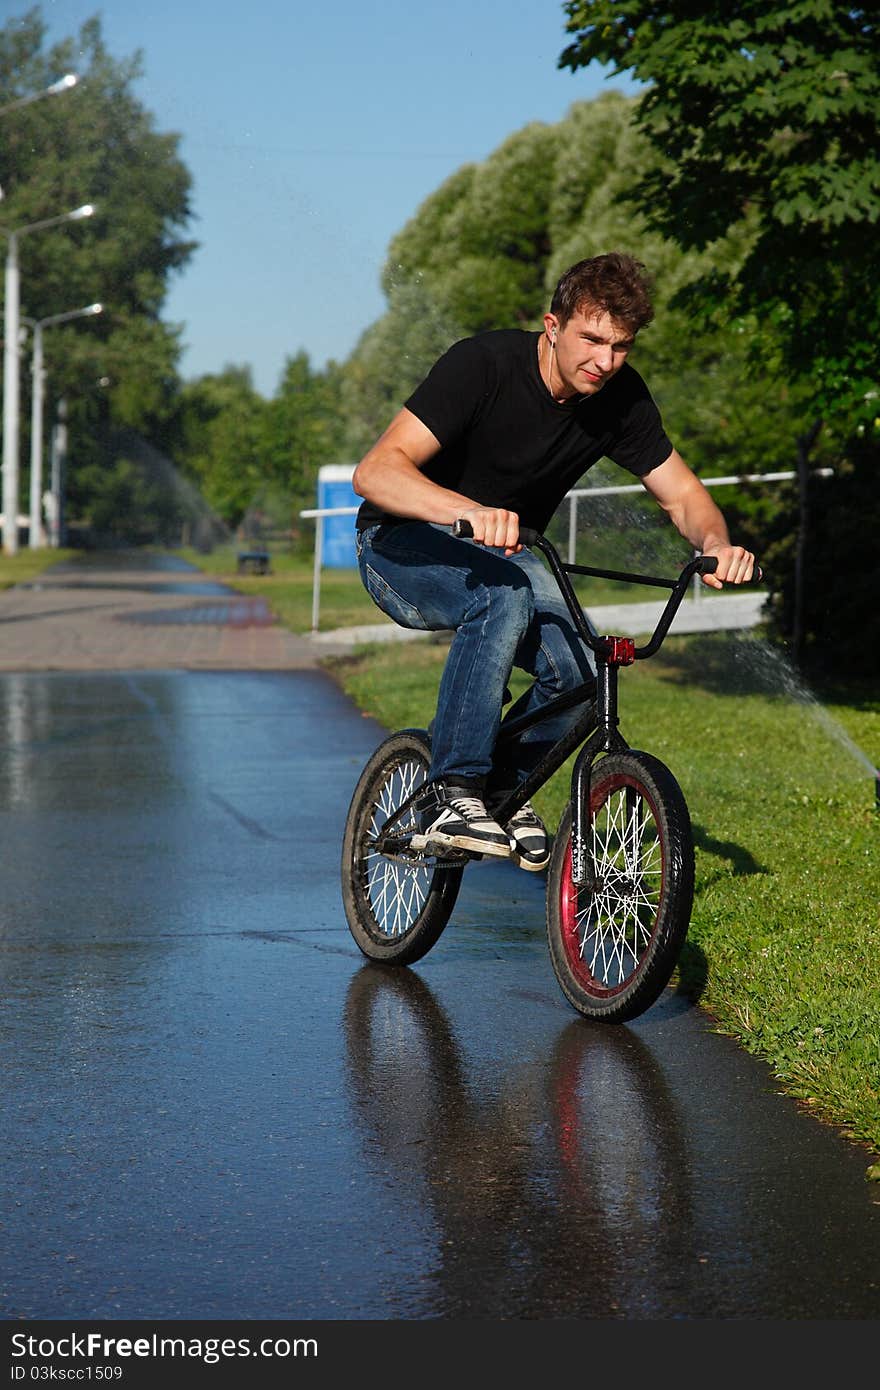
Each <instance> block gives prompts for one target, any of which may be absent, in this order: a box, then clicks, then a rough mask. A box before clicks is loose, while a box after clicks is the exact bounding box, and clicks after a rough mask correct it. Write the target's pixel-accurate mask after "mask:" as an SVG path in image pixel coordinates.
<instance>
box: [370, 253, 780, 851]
mask: <svg viewBox="0 0 880 1390" xmlns="http://www.w3.org/2000/svg"><path fill="white" fill-rule="evenodd" d="M652 318H653V309H652V306H651V300H650V294H649V290H648V285H647V281H646V277H645V273H644V266H642V265H641V263H640V262H638V261H636V260H634V259H633V258H632V257H630V256H626V255H623V254H620V253H617V252H613V253H610V254H608V255H603V256H595V257H593V258H591V259H589V260H584V261H579V262H578V263H577V264H576V265H574V266H572V267H571V269H570V270H568V271H566V273H565V274H564V275H563V276H562V278H561V279H560V281H559V283H558V285H557V286H556V290H555V291H554V294H553V297H552V300H551V303H550V309H549V310H548V312H547V313H546V314H545V315H544V328H543V331H542V332H527V331H524V330H520V329H502V330H498V331H495V332H490V333H482V334H478V335H477V336H475V337H472V338H466V339H463V340H462V341H461V342H458V343H456V344H454V346H452V347H451V348H450V349H449V351H448V352H446V353H445V354H444V355H443V356H442V357H441V358H440V359H439V360H438V361H437V362H436V363H435V364H434V366H433V367H432V368H431V371H430V372H429V373H428V375H427V377H426V378H425V379H424V381H423V382H422V383H421V385H419V386H418V387H417V388H416V390H415V391H414V392H413V394H412V395H411V396H410V397H409V399H408V400H407V402H406V404H405V406H404V407H403V409H402V410H400V411H399V412H398V414H397V415H396V416H395V417H394V419H393V420H392V421H391V423H390V425H389V426H388V428H387V429H386V430H385V432H384V433H383V434H382V435H381V437H380V438H379V439H378V440H377V442H376V443H375V444H374V445H373V447H372V448H371V449H370V450H369V452H368V453H367V454H366V455H365V456H364V458H363V459H362V460H361V462H360V463H359V464H358V466H357V469H356V470H355V474H354V479H353V482H354V488H355V491H356V492H357V493H358V495H359V496H361V497H363V498H364V499H365V500H364V503H363V505H362V506H361V508H360V511H359V513H358V518H357V529H358V538H357V546H358V559H359V565H360V573H361V577H362V579H363V582H364V584H365V586H366V588H367V590H368V592H369V593H370V595H371V597H372V598H373V600H374V602H375V603H376V604H377V605H378V606H379V608H381V609H382V611H383V612H385V613H386V614H387V615H388V616H389V617H391V618H393V619H394V620H395V621H396V622H398V623H400V624H402V625H403V626H404V627H409V628H419V629H424V630H429V631H442V630H447V629H452V630H453V631H454V636H453V639H452V643H451V645H450V649H449V656H448V658H447V661H446V665H445V668H444V672H443V677H442V679H441V682H440V689H439V694H438V701H437V712H436V716H435V719H434V722H433V726H432V732H431V750H432V762H431V768H430V774H429V781H428V785H427V788H426V792H425V795H424V797H423V798H422V801H421V802H420V806H419V832H420V833H419V834H418V835H416V836H414V837H413V841H412V844H413V848H420V847H421V848H423V847H428V846H433V845H438V846H445V847H451V848H453V849H461V850H466V851H469V852H471V853H478V854H483V855H491V856H497V857H499V858H509V857H513V858H514V859H515V860H516V862H517V863H518V864H519V865H520V866H521V867H522V868H525V869H530V870H540V869H543V868H544V867H546V864H547V862H548V859H549V845H548V839H547V833H546V829H545V827H544V826H543V824H542V822H541V820H540V818H539V817H538V816H537V815H536V814H535V812H534V810H533V809H532V807H531V806H530V805H529V804H528V803H527V804H526V805H525V806H524V807H523V808H522V809H521V810H520V811H518V812H517V813H516V815H514V816H513V817H512V818H511V820H510V821H508V822H507V824H506V825H504V826H501V825H498V824H497V823H496V821H495V820H493V818H492V815H491V807H492V806H493V804H499V803H500V801H501V799H502V797H503V796H504V795H505V794H506V792H507V791H509V790H510V789H511V788H512V787H513V786H515V785H516V783H517V782H519V781H520V780H521V779H522V777H523V776H524V775H525V774H526V773H527V772H528V771H529V770H530V769H531V768H532V767H533V766H535V765H536V763H537V762H538V760H539V759H540V757H541V755H542V753H543V752H544V751H545V749H546V748H547V747H549V746H550V745H551V744H552V743H554V742H555V741H556V740H558V739H559V738H561V737H562V736H563V735H564V734H565V732H566V731H567V729H568V728H570V727H571V726H572V725H573V724H574V723H575V722H577V720H578V718H579V717H580V715H581V713H582V711H581V710H579V709H578V708H574V709H568V710H565V711H563V712H561V713H560V714H557V715H556V716H555V717H554V718H553V719H552V720H548V721H546V722H545V723H543V724H541V725H540V727H539V728H538V729H535V730H530V731H528V732H526V733H525V734H524V735H523V737H522V738H521V739H520V741H519V743H518V745H517V747H516V749H515V751H514V753H513V754H512V755H511V756H512V757H513V758H514V759H515V764H514V765H512V766H511V765H504V766H498V765H496V764H495V763H494V762H493V752H494V748H495V740H496V736H497V733H498V727H499V724H500V720H501V711H502V705H503V703H504V699H505V695H506V686H507V681H508V678H509V676H510V672H511V670H512V668H513V667H514V666H516V667H518V668H520V669H522V670H525V671H526V672H528V673H529V674H530V675H531V676H533V677H534V683H533V684H532V686H531V687H530V689H529V690H528V691H527V692H526V693H525V695H523V696H522V697H521V699H520V701H518V702H517V705H516V706H515V711H516V713H525V712H531V711H533V710H537V709H539V708H540V707H541V706H543V705H544V704H546V703H547V702H548V701H549V700H551V699H552V698H554V697H555V696H556V695H558V694H561V693H562V692H563V691H564V690H566V689H570V688H572V687H573V686H576V685H579V684H581V683H583V682H584V681H589V680H590V678H591V676H592V675H593V674H594V669H595V668H594V665H593V658H592V654H591V653H590V652H589V650H588V649H587V648H586V646H585V645H584V643H583V642H582V641H581V640H580V638H579V637H578V636H577V634H576V632H575V630H574V628H573V626H572V622H571V618H570V616H569V614H568V610H567V609H566V607H565V604H564V602H563V600H562V598H561V595H560V594H559V591H558V588H557V586H556V585H555V583H554V582H553V580H552V577H551V576H550V575H549V573H548V571H547V570H546V568H545V567H544V564H543V562H542V561H541V560H540V559H539V558H538V557H537V556H536V555H533V554H532V553H531V551H529V550H526V549H524V548H523V547H522V545H521V544H520V543H519V528H520V525H521V524H522V525H523V526H529V527H533V528H534V529H535V530H537V531H543V530H545V528H546V526H547V523H548V522H549V521H550V518H551V517H552V516H553V514H554V512H555V511H556V509H557V508H558V506H559V505H560V503H561V502H562V500H563V498H564V497H565V495H566V493H567V492H568V491H569V489H570V488H571V487H573V486H574V485H575V483H577V482H578V481H579V480H580V479H581V478H582V477H583V475H584V473H585V472H586V471H587V470H588V469H589V468H591V467H592V465H593V464H594V463H596V462H597V461H598V460H599V459H600V458H602V457H608V458H610V459H612V460H613V462H615V463H617V464H618V465H620V466H621V467H622V468H625V469H626V470H628V471H629V472H630V473H633V474H634V475H635V476H636V477H638V478H639V479H640V481H641V482H642V484H643V485H644V487H645V488H646V490H647V491H648V492H649V493H650V494H651V496H652V497H653V498H654V499H655V500H656V501H657V503H658V504H659V506H660V507H661V508H662V509H663V511H664V512H666V514H667V515H668V516H669V518H670V519H671V521H672V522H673V523H674V525H675V526H676V527H677V529H678V531H679V532H680V533H681V535H682V536H683V537H684V538H685V539H686V540H687V541H688V542H689V544H690V545H691V546H693V548H694V549H696V550H699V551H702V553H703V554H704V555H714V556H716V557H717V560H718V567H717V569H716V572H715V574H714V575H706V576H704V579H703V582H704V583H705V584H708V585H710V586H712V587H714V588H721V587H722V584H723V583H725V582H727V583H732V584H742V583H744V582H746V581H747V580H749V579H750V578H751V577H752V568H753V563H754V557H753V556H752V554H751V553H750V552H749V551H747V550H744V549H743V548H742V547H741V546H734V545H731V543H730V537H729V534H728V530H727V526H726V524H725V521H724V518H723V516H722V514H721V512H720V511H719V509H718V507H717V506H716V505H715V503H714V502H713V501H712V498H711V497H710V495H709V493H708V491H707V490H706V488H705V487H704V486H703V484H702V483H701V482H700V480H699V479H698V478H697V477H696V475H695V474H694V473H693V472H692V471H691V469H690V468H688V466H687V465H686V464H685V462H684V460H683V459H682V458H681V456H680V454H679V453H678V452H677V451H676V449H675V448H674V447H673V445H672V443H671V441H670V440H669V437H668V436H667V434H666V432H665V430H664V428H663V424H662V421H661V418H660V413H659V411H658V409H657V406H656V405H655V403H654V401H653V400H652V398H651V396H650V393H649V391H648V388H647V387H646V385H645V383H644V381H643V380H642V378H641V377H640V376H639V374H638V372H636V371H635V369H634V368H633V367H632V366H630V364H629V362H628V360H627V359H628V356H629V353H630V351H631V349H632V347H633V344H634V342H635V338H636V335H637V333H638V332H639V330H640V329H641V328H643V327H645V325H646V324H648V323H649V322H650V321H651V319H652ZM459 518H463V519H464V520H466V521H468V522H469V523H470V526H471V528H472V531H473V540H462V539H458V538H456V537H455V536H453V535H452V533H451V530H450V528H451V526H452V525H453V523H454V522H455V521H457V520H458V519H459ZM530 735H531V736H530ZM487 805H488V808H489V809H487Z"/></svg>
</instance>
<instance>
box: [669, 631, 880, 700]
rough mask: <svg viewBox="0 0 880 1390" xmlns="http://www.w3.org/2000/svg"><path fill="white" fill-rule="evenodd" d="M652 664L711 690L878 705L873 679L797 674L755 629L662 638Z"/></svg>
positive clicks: (680, 681)
mask: <svg viewBox="0 0 880 1390" xmlns="http://www.w3.org/2000/svg"><path fill="white" fill-rule="evenodd" d="M657 666H658V670H659V674H660V675H661V677H662V678H663V679H664V680H668V681H674V682H675V683H676V684H682V685H684V684H686V685H695V686H699V687H701V688H702V689H704V690H708V691H710V692H711V693H712V694H715V695H764V696H770V697H772V696H777V697H778V696H782V697H784V698H786V699H791V700H800V701H802V702H804V703H810V702H811V701H813V700H816V701H826V702H827V701H831V702H834V703H839V704H845V705H850V706H851V707H852V708H853V709H863V710H868V709H876V708H877V707H878V699H877V688H876V682H874V683H872V682H870V681H868V680H867V679H862V678H860V677H848V676H847V677H842V676H840V674H839V673H836V672H830V673H829V672H828V671H819V670H814V671H812V672H805V673H802V672H800V671H799V670H798V668H797V667H796V666H795V664H794V662H793V661H792V660H791V658H790V657H789V656H788V655H787V653H786V651H785V649H784V648H783V647H779V646H776V645H774V644H773V643H772V642H769V641H768V640H767V638H766V637H765V636H763V635H762V633H761V629H760V628H756V629H753V630H751V631H750V632H747V633H743V632H711V633H700V634H698V635H697V634H695V635H693V636H689V637H680V638H678V639H673V640H671V641H667V642H666V644H665V645H664V647H663V651H662V654H661V655H660V657H659V658H658V661H657Z"/></svg>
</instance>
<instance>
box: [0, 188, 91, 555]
mask: <svg viewBox="0 0 880 1390" xmlns="http://www.w3.org/2000/svg"><path fill="white" fill-rule="evenodd" d="M94 211H95V209H94V206H93V205H92V204H91V203H84V204H83V206H82V207H79V208H74V209H73V211H72V212H63V213H61V215H60V216H58V217H44V218H43V219H42V221H40V222H30V223H28V224H27V226H25V227H16V228H14V229H13V228H8V227H0V232H2V233H3V235H4V236H5V237H6V238H7V241H8V243H9V249H8V252H7V256H6V302H5V305H4V319H3V549H4V551H5V552H6V554H7V555H15V554H16V552H17V551H18V432H19V431H18V425H19V419H18V405H19V401H18V335H19V331H20V312H19V284H20V280H19V273H18V239H19V237H21V236H25V235H26V234H27V233H28V232H38V231H42V229H43V228H44V227H57V226H59V225H60V224H61V223H62V222H77V221H79V220H80V218H83V217H91V216H92V214H93V213H94Z"/></svg>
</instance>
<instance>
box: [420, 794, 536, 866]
mask: <svg viewBox="0 0 880 1390" xmlns="http://www.w3.org/2000/svg"><path fill="white" fill-rule="evenodd" d="M417 811H418V822H419V828H418V830H417V831H416V832H415V834H414V835H413V837H412V839H411V841H410V845H411V847H412V848H413V849H428V848H430V847H431V846H433V845H437V846H444V847H446V848H449V849H463V850H468V851H469V853H471V854H491V855H494V856H496V857H497V858H499V859H509V858H510V854H511V849H512V844H511V839H510V836H509V835H506V834H505V833H504V831H503V830H502V829H501V826H500V825H498V823H497V822H496V821H494V820H493V819H492V817H491V816H490V815H489V812H488V811H487V810H486V807H485V806H484V805H483V802H482V800H481V799H480V797H478V796H475V795H474V793H473V791H472V790H471V789H470V788H469V787H458V786H455V785H453V784H452V783H449V782H433V783H431V785H430V787H428V788H427V789H426V793H425V796H424V797H423V798H422V799H421V801H420V803H419V805H418V808H417Z"/></svg>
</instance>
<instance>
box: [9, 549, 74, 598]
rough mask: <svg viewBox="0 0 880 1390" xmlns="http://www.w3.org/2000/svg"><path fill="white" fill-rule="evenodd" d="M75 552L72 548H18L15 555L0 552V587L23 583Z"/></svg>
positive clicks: (68, 557) (67, 558)
mask: <svg viewBox="0 0 880 1390" xmlns="http://www.w3.org/2000/svg"><path fill="white" fill-rule="evenodd" d="M75 554H76V552H75V551H73V550H61V549H58V550H55V549H49V548H48V547H47V548H46V549H44V550H19V551H18V552H17V554H15V555H2V554H0V589H10V588H11V587H12V585H13V584H25V583H27V581H28V580H30V579H36V578H37V576H38V575H40V574H42V573H43V571H44V570H47V569H49V568H50V567H51V566H52V565H57V564H60V563H61V561H62V560H69V559H70V558H71V557H72V556H73V555H75Z"/></svg>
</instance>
